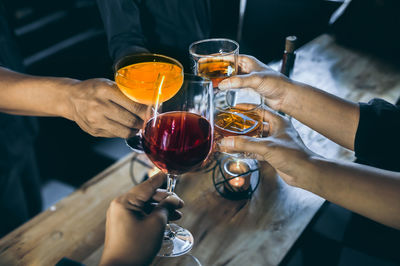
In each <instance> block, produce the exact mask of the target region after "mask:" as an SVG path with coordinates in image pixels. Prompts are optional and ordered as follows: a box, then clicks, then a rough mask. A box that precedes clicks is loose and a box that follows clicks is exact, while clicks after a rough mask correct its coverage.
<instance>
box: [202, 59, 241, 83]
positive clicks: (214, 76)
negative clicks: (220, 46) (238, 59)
mask: <svg viewBox="0 0 400 266" xmlns="http://www.w3.org/2000/svg"><path fill="white" fill-rule="evenodd" d="M198 74H199V75H200V76H202V77H206V78H209V79H210V80H211V81H212V83H213V87H214V88H217V87H218V84H219V83H220V82H221V81H222V80H224V79H225V78H227V77H230V76H233V75H235V74H236V69H235V63H234V62H231V61H222V60H215V61H205V62H199V63H198Z"/></svg>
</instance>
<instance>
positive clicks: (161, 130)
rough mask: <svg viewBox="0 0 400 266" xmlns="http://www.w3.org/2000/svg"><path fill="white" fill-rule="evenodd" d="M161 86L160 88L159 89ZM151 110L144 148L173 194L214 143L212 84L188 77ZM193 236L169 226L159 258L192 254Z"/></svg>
mask: <svg viewBox="0 0 400 266" xmlns="http://www.w3.org/2000/svg"><path fill="white" fill-rule="evenodd" d="M160 86H161V85H160ZM154 97H155V100H154V101H153V102H154V104H152V105H150V106H149V107H148V111H147V115H146V116H147V117H146V121H147V122H145V123H144V126H143V130H142V146H143V150H144V151H145V153H146V155H147V156H148V157H149V159H150V160H151V161H152V162H153V163H154V164H155V165H156V166H157V167H158V168H159V169H161V171H163V172H164V173H166V174H167V176H168V187H167V190H168V191H169V192H173V191H174V188H175V182H176V179H177V177H178V176H179V175H181V174H184V173H187V172H189V171H191V170H194V169H196V168H198V167H200V166H201V165H202V164H203V162H204V161H205V160H206V159H207V157H208V156H209V154H210V151H211V147H212V143H213V87H212V83H211V81H210V80H208V79H205V78H202V77H199V76H195V75H190V74H185V76H184V81H183V85H182V87H181V89H180V90H179V91H178V92H177V93H176V94H175V96H174V97H172V98H171V99H170V100H168V101H166V102H161V101H158V100H157V97H158V93H157V92H155V95H154ZM192 246H193V236H192V234H191V233H190V232H189V231H188V230H187V229H184V228H181V227H180V226H178V225H176V224H168V225H167V228H166V232H165V234H164V240H163V246H162V247H161V250H160V252H159V254H158V255H159V256H166V257H176V256H180V255H183V254H185V253H187V252H188V251H190V250H191V248H192Z"/></svg>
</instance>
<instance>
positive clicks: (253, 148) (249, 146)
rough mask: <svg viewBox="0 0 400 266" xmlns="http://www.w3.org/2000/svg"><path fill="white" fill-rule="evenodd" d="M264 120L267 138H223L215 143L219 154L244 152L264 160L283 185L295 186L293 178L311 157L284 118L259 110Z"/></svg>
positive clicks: (268, 111) (297, 183) (296, 180)
mask: <svg viewBox="0 0 400 266" xmlns="http://www.w3.org/2000/svg"><path fill="white" fill-rule="evenodd" d="M263 116H264V121H265V122H266V124H267V125H268V126H267V127H268V128H267V129H265V127H264V131H267V132H268V136H267V137H264V138H254V137H247V136H237V137H226V138H223V139H222V140H221V142H220V144H219V148H220V150H221V151H225V152H245V153H247V154H250V156H253V157H254V158H255V159H257V160H259V161H267V162H268V163H269V164H270V165H271V166H272V167H273V168H275V170H277V172H278V173H279V175H280V176H281V177H282V178H283V179H284V180H285V182H286V183H288V184H289V185H293V186H299V184H300V182H299V180H298V179H297V177H298V176H302V175H299V174H300V173H301V171H302V167H304V165H305V162H307V161H308V160H309V159H310V158H311V157H312V156H313V155H314V154H313V153H312V152H311V151H310V150H309V149H308V148H307V147H306V146H305V145H304V143H303V141H302V140H301V138H300V136H299V134H298V133H297V131H296V130H295V129H294V128H293V127H292V125H291V123H290V122H289V120H288V119H286V118H284V117H282V116H281V115H279V114H277V113H275V112H274V111H271V110H268V109H265V110H263Z"/></svg>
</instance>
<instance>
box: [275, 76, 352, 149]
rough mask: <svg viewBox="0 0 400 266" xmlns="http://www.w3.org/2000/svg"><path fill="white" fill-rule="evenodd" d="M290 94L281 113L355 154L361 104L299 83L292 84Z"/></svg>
mask: <svg viewBox="0 0 400 266" xmlns="http://www.w3.org/2000/svg"><path fill="white" fill-rule="evenodd" d="M285 82H286V81H285ZM287 90H288V92H287V96H286V97H285V99H284V101H283V102H282V106H281V109H280V110H281V111H282V112H284V113H286V114H288V115H290V116H293V117H294V118H296V119H297V120H299V121H300V122H302V123H303V124H305V125H307V126H309V127H310V128H312V129H314V130H315V131H317V132H319V133H321V134H322V135H324V136H325V137H327V138H329V139H331V140H332V141H334V142H336V143H338V144H339V145H341V146H343V147H345V148H348V149H350V150H354V140H355V136H356V132H357V127H358V122H359V118H360V110H359V106H358V104H357V103H354V102H350V101H347V100H345V99H342V98H339V97H336V96H334V95H332V94H329V93H327V92H324V91H322V90H319V89H316V88H314V87H312V86H308V85H306V84H302V83H297V82H292V83H291V84H290V86H288V88H287Z"/></svg>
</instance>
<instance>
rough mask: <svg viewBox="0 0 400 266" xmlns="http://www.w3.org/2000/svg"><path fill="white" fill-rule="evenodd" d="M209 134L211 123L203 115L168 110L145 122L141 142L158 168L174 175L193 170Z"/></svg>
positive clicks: (202, 157)
mask: <svg viewBox="0 0 400 266" xmlns="http://www.w3.org/2000/svg"><path fill="white" fill-rule="evenodd" d="M212 135H213V134H212V128H211V125H210V123H209V122H208V121H207V120H206V119H205V118H204V117H202V116H200V115H197V114H193V113H189V112H168V113H164V114H161V115H159V116H157V117H156V119H155V120H154V118H152V119H150V120H149V121H148V122H147V123H146V126H145V127H144V130H143V138H142V144H143V149H144V151H145V152H146V154H147V156H148V157H149V158H150V160H151V161H152V162H153V163H154V164H155V165H156V166H157V167H158V168H160V169H161V170H163V171H164V172H168V173H170V174H176V175H178V174H182V173H185V172H188V171H190V170H193V169H194V168H196V167H198V166H199V165H200V164H201V163H202V162H203V161H204V160H205V159H206V158H207V156H208V154H209V152H210V149H211V144H212V138H213V137H212Z"/></svg>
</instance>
